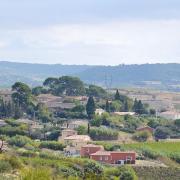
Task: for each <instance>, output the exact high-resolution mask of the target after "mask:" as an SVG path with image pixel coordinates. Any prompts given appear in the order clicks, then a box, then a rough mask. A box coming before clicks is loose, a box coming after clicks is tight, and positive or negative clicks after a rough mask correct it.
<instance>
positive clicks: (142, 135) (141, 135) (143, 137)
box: [132, 131, 151, 142]
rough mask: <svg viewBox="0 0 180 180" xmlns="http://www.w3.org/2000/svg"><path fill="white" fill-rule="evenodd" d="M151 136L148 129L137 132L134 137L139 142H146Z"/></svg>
mask: <svg viewBox="0 0 180 180" xmlns="http://www.w3.org/2000/svg"><path fill="white" fill-rule="evenodd" d="M150 137H151V133H150V132H148V131H141V132H136V133H135V134H134V135H133V137H132V138H133V139H134V140H136V141H139V142H145V141H147V140H148V139H149V138H150Z"/></svg>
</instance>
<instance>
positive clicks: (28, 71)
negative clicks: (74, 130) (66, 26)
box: [0, 61, 180, 91]
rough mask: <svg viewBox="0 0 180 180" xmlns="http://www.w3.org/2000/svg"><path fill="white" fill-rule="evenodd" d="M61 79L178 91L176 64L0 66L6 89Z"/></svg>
mask: <svg viewBox="0 0 180 180" xmlns="http://www.w3.org/2000/svg"><path fill="white" fill-rule="evenodd" d="M62 75H73V76H78V77H80V78H81V79H82V80H83V81H84V82H86V83H94V84H98V85H102V86H105V85H108V86H111V87H129V86H137V87H152V88H158V89H166V90H176V91H178V90H180V64H143V65H119V66H88V65H61V64H55V65H47V64H28V63H14V62H5V61H1V62H0V86H1V87H10V86H11V85H12V84H13V83H14V82H16V81H23V82H25V83H28V84H29V85H31V86H35V85H39V84H41V83H42V81H43V80H44V79H45V78H47V77H51V76H54V77H59V76H62Z"/></svg>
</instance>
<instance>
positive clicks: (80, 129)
mask: <svg viewBox="0 0 180 180" xmlns="http://www.w3.org/2000/svg"><path fill="white" fill-rule="evenodd" d="M76 131H77V133H78V134H79V135H85V134H87V127H85V126H82V125H80V126H79V127H78V128H76Z"/></svg>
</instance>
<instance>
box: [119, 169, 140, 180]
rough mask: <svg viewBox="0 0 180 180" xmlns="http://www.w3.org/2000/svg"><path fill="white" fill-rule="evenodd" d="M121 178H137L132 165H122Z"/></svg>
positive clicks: (134, 179)
mask: <svg viewBox="0 0 180 180" xmlns="http://www.w3.org/2000/svg"><path fill="white" fill-rule="evenodd" d="M119 171H120V177H119V179H120V180H137V179H138V178H137V176H136V173H135V171H134V169H133V168H132V167H131V166H122V167H120V168H119Z"/></svg>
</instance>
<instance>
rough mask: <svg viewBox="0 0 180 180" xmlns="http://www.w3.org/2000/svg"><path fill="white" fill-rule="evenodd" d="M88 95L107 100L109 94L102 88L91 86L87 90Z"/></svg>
mask: <svg viewBox="0 0 180 180" xmlns="http://www.w3.org/2000/svg"><path fill="white" fill-rule="evenodd" d="M86 94H87V95H88V96H93V97H98V98H105V97H106V96H107V92H106V91H105V90H104V89H103V88H102V87H99V86H96V85H89V88H87V89H86Z"/></svg>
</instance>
